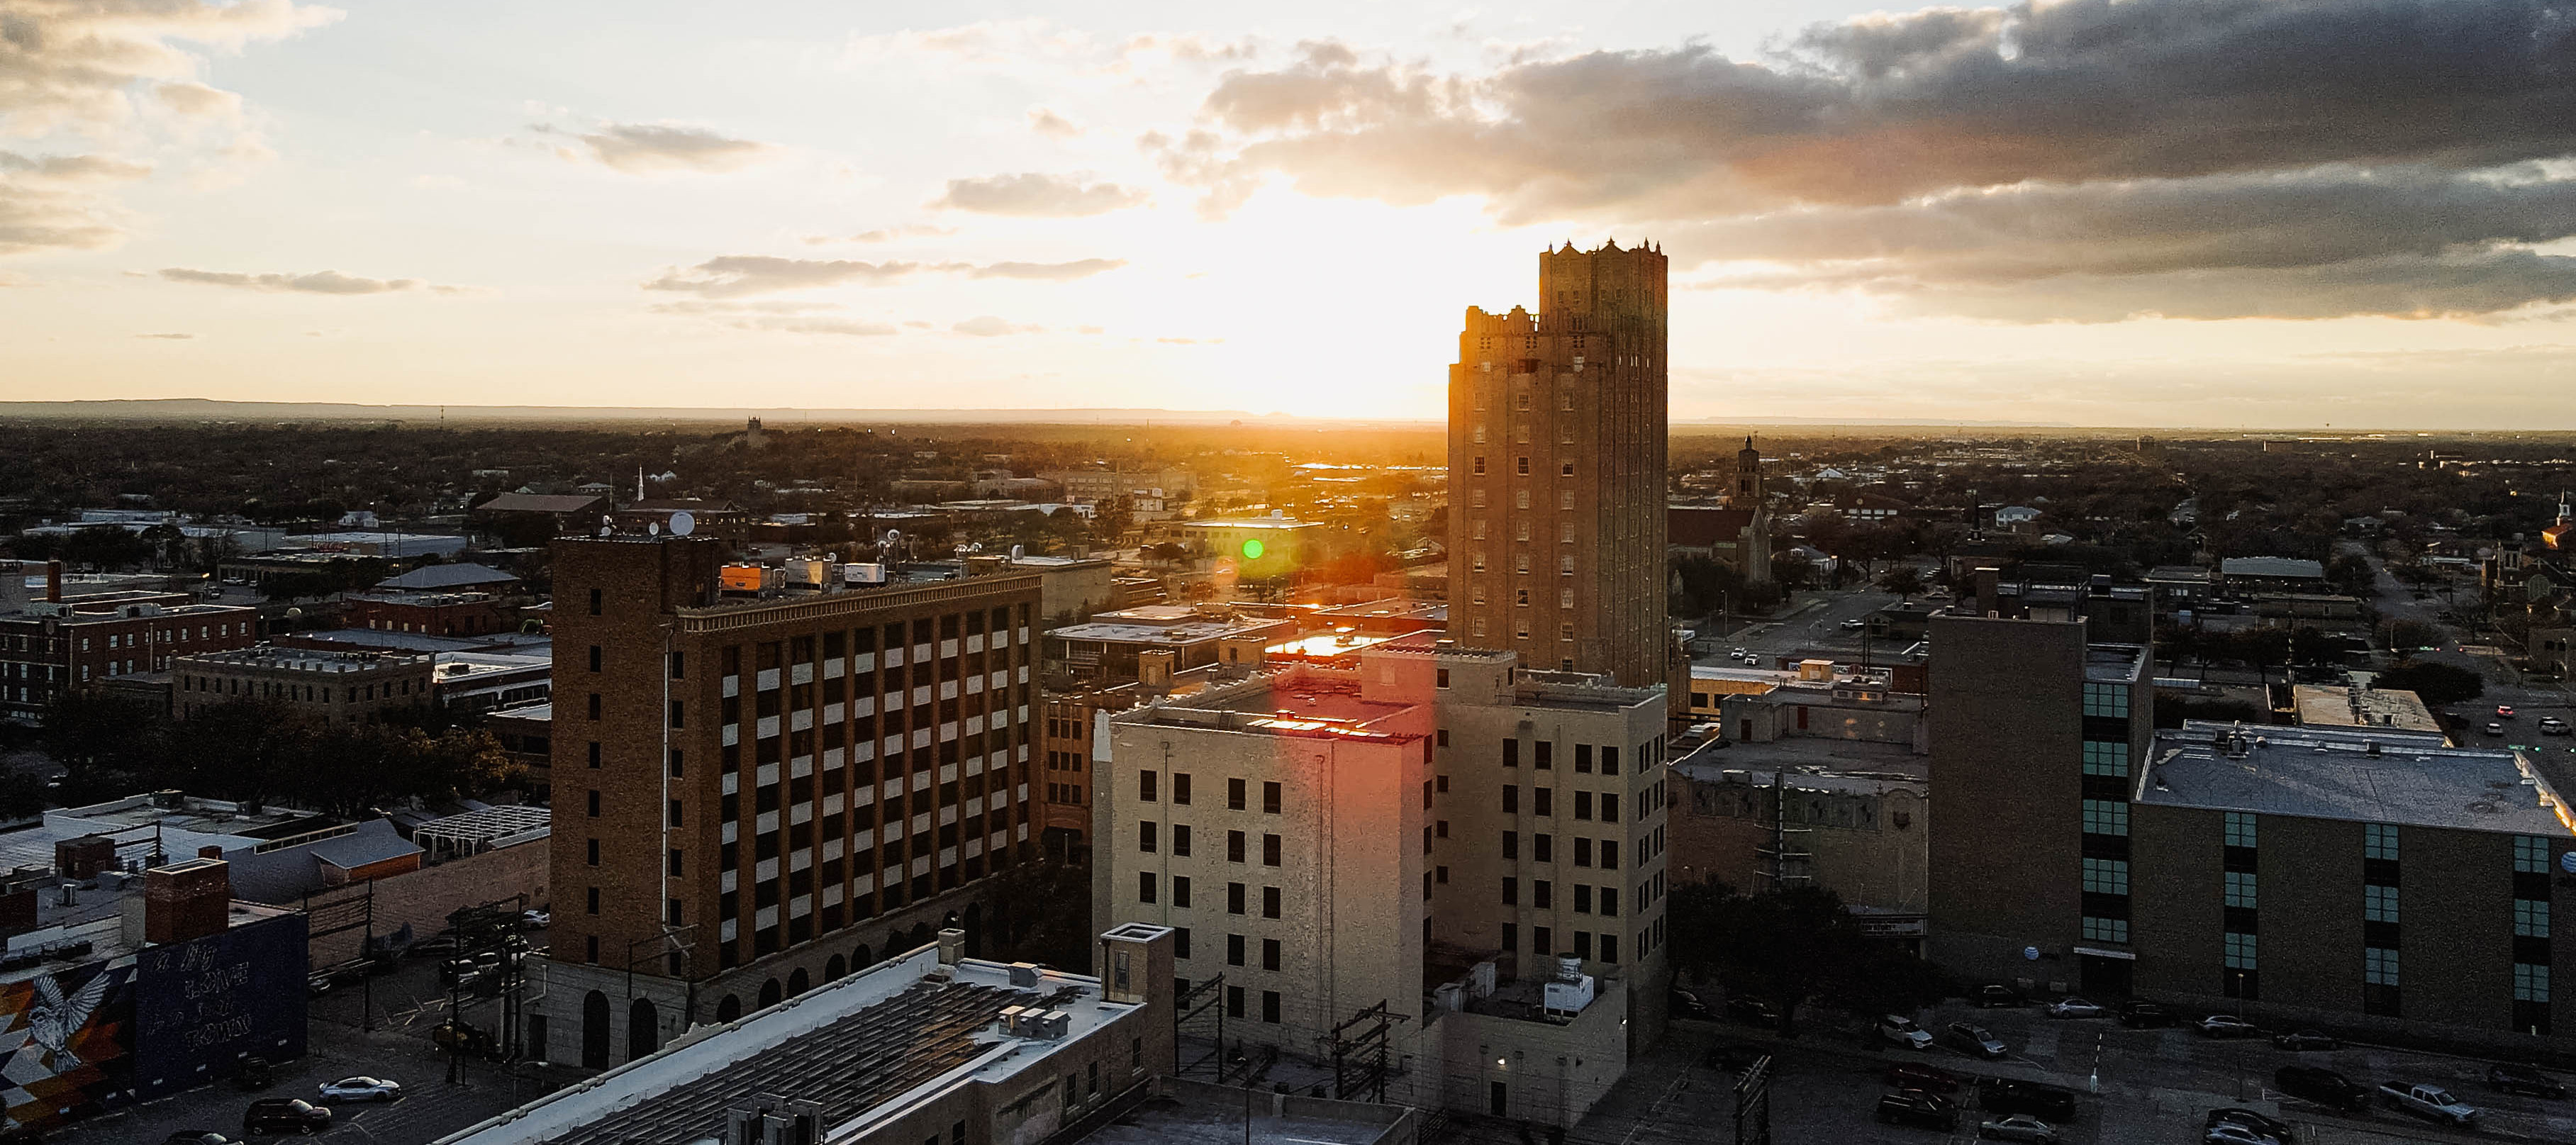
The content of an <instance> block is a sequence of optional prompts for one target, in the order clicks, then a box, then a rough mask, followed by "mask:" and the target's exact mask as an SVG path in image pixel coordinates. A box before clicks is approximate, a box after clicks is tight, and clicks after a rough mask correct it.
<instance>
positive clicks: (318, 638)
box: [293, 628, 554, 656]
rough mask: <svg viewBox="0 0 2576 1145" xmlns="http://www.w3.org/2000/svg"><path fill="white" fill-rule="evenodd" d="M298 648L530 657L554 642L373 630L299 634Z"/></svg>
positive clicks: (514, 635) (545, 652)
mask: <svg viewBox="0 0 2576 1145" xmlns="http://www.w3.org/2000/svg"><path fill="white" fill-rule="evenodd" d="M293 639H294V640H295V641H296V642H297V643H299V644H308V643H309V644H325V645H338V646H342V647H348V648H376V649H386V650H390V651H397V652H421V653H436V652H477V651H491V650H493V649H499V648H507V649H509V650H511V651H512V652H515V653H519V654H522V655H529V656H552V655H553V654H554V638H553V637H550V636H544V635H539V634H534V633H525V632H492V633H486V634H484V635H482V636H432V635H430V634H428V633H426V632H392V631H386V630H382V629H375V628H326V629H323V630H321V631H319V632H298V633H295V634H294V636H293Z"/></svg>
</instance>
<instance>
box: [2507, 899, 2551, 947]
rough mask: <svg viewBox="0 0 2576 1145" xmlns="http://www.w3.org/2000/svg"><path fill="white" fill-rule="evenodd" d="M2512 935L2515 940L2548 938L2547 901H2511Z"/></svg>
mask: <svg viewBox="0 0 2576 1145" xmlns="http://www.w3.org/2000/svg"><path fill="white" fill-rule="evenodd" d="M2513 933H2514V936H2515V937H2517V938H2547V937H2549V900H2547V899H2515V900H2513Z"/></svg>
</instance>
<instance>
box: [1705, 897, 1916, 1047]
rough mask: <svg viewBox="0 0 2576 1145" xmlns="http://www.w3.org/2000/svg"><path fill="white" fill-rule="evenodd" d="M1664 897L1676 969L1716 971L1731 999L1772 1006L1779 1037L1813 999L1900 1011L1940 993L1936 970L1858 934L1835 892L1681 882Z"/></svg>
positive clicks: (1874, 938)
mask: <svg viewBox="0 0 2576 1145" xmlns="http://www.w3.org/2000/svg"><path fill="white" fill-rule="evenodd" d="M1670 902H1671V905H1670V907H1668V908H1667V911H1668V917H1669V918H1670V919H1671V920H1672V924H1671V925H1672V937H1673V942H1672V945H1671V949H1672V951H1673V960H1674V964H1675V967H1676V968H1677V969H1680V970H1683V971H1685V972H1688V973H1690V974H1691V975H1692V976H1693V977H1700V978H1705V977H1708V976H1710V975H1711V974H1714V975H1715V976H1716V977H1718V978H1719V979H1721V980H1722V981H1723V982H1724V983H1725V984H1726V989H1727V993H1728V994H1729V995H1730V996H1744V997H1753V998H1759V999H1762V1000H1764V1001H1767V1002H1769V1003H1771V1005H1772V1007H1773V1008H1774V1009H1777V1010H1778V1011H1779V1012H1780V1032H1781V1033H1782V1034H1784V1035H1790V1036H1794V1035H1795V1034H1796V1031H1797V1015H1798V1008H1799V1007H1800V1006H1802V1005H1804V1004H1805V1003H1806V1002H1808V1001H1809V1000H1811V999H1814V998H1816V997H1819V996H1828V997H1832V998H1834V999H1835V1000H1837V1001H1841V1002H1844V1003H1846V1004H1866V1005H1868V1006H1870V1007H1871V1008H1875V1009H1899V1010H1903V1009H1911V1008H1913V1007H1914V1006H1918V1005H1921V1004H1923V1003H1924V1002H1926V1001H1929V1000H1931V999H1932V998H1935V997H1938V985H1937V984H1938V981H1939V977H1938V975H1937V973H1933V972H1930V969H1929V968H1928V967H1921V966H1919V965H1909V964H1912V963H1914V962H1915V960H1914V959H1913V958H1912V957H1911V956H1910V955H1908V954H1906V953H1904V952H1903V951H1902V950H1900V949H1898V948H1897V947H1896V946H1895V945H1894V944H1893V943H1891V942H1889V941H1888V940H1887V939H1885V938H1882V937H1880V936H1877V935H1872V934H1869V933H1866V932H1864V931H1863V930H1862V929H1861V927H1860V924H1859V923H1858V921H1857V920H1855V919H1854V918H1853V917H1852V915H1851V912H1850V911H1849V910H1847V909H1845V908H1844V906H1843V901H1842V897H1841V896H1840V895H1837V894H1835V893H1834V892H1832V891H1829V890H1824V889H1822V888H1818V887H1812V886H1794V887H1786V888H1779V889H1773V890H1766V891H1761V892H1759V893H1755V894H1742V893H1739V892H1737V891H1736V890H1735V888H1733V887H1730V886H1728V885H1726V884H1724V883H1718V882H1703V883H1687V884H1684V885H1682V886H1679V887H1675V888H1673V891H1672V894H1671V897H1670Z"/></svg>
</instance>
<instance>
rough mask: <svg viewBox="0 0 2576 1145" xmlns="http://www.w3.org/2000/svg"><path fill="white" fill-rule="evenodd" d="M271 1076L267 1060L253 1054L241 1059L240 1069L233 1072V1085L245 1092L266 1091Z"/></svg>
mask: <svg viewBox="0 0 2576 1145" xmlns="http://www.w3.org/2000/svg"><path fill="white" fill-rule="evenodd" d="M273 1076H274V1075H273V1073H272V1071H271V1070H270V1068H269V1064H268V1059H267V1058H264V1057H260V1056H258V1055H257V1054H253V1055H251V1056H250V1057H246V1058H243V1059H242V1061H241V1068H240V1069H237V1070H234V1071H233V1085H234V1086H235V1087H237V1088H239V1089H241V1090H243V1091H245V1092H247V1091H249V1090H254V1089H267V1088H268V1086H269V1082H270V1081H271V1080H272V1078H273Z"/></svg>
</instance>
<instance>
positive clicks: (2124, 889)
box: [2084, 859, 2129, 895]
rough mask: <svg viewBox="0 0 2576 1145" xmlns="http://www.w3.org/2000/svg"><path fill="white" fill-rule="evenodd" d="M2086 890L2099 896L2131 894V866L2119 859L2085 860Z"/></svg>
mask: <svg viewBox="0 0 2576 1145" xmlns="http://www.w3.org/2000/svg"><path fill="white" fill-rule="evenodd" d="M2084 889H2085V890H2086V891H2087V892H2089V893H2092V894H2099V895H2124V894H2127V893H2129V864H2127V863H2126V862H2123V861H2121V860H2118V859H2086V860H2084Z"/></svg>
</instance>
